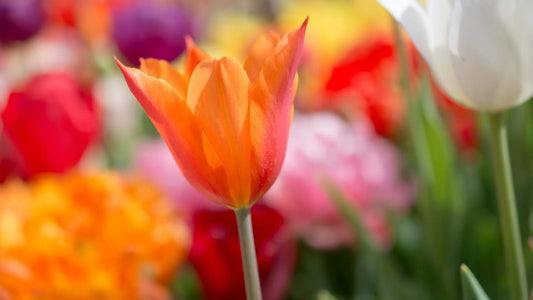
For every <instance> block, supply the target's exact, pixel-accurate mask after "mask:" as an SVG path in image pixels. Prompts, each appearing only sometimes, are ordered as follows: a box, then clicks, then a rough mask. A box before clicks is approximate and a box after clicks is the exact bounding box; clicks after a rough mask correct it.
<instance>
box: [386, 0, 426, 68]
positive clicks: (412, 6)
mask: <svg viewBox="0 0 533 300" xmlns="http://www.w3.org/2000/svg"><path fill="white" fill-rule="evenodd" d="M377 1H378V2H379V3H380V4H381V5H382V6H383V7H385V9H387V10H388V11H389V13H390V14H391V15H392V16H393V17H394V18H395V19H396V21H398V22H399V23H400V24H402V26H403V28H404V29H405V30H406V31H407V33H408V34H409V37H410V38H411V40H412V41H413V43H414V44H415V47H416V48H417V49H418V51H419V52H420V54H422V56H423V57H424V59H426V61H427V62H429V58H430V52H429V41H428V33H427V26H428V21H427V16H426V13H425V11H424V8H423V7H422V5H421V4H420V3H419V2H418V0H377Z"/></svg>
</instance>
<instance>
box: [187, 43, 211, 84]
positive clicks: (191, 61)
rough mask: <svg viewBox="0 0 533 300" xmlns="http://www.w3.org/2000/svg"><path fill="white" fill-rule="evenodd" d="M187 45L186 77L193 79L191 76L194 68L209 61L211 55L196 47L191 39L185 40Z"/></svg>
mask: <svg viewBox="0 0 533 300" xmlns="http://www.w3.org/2000/svg"><path fill="white" fill-rule="evenodd" d="M185 43H186V45H187V58H186V60H185V77H187V78H191V74H192V72H193V71H194V68H196V66H197V65H198V64H199V63H200V62H202V61H203V60H205V59H209V58H210V57H209V55H208V54H207V53H205V52H204V51H203V50H202V49H200V48H198V47H196V45H195V44H194V42H193V40H192V39H191V38H190V37H186V38H185Z"/></svg>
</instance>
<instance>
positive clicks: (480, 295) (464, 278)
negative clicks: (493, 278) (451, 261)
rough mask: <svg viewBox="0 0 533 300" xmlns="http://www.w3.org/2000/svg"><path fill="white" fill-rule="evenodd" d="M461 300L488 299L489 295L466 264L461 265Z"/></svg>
mask: <svg viewBox="0 0 533 300" xmlns="http://www.w3.org/2000/svg"><path fill="white" fill-rule="evenodd" d="M461 282H462V285H463V300H489V297H488V296H487V294H486V293H485V291H484V290H483V288H482V287H481V285H480V284H479V282H478V281H477V279H476V277H475V276H474V274H472V272H471V271H470V269H468V267H467V266H466V265H461Z"/></svg>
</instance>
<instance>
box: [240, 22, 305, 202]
mask: <svg viewBox="0 0 533 300" xmlns="http://www.w3.org/2000/svg"><path fill="white" fill-rule="evenodd" d="M307 21H308V20H307V19H306V20H305V21H304V23H303V24H302V26H301V27H300V28H299V29H297V30H294V31H291V32H289V33H287V34H286V35H285V36H283V38H282V39H281V41H280V42H279V43H278V45H277V46H276V47H275V49H274V51H273V53H272V54H271V55H270V56H269V57H268V58H267V59H266V60H265V62H264V65H263V67H262V69H261V73H260V75H259V78H258V79H257V81H256V82H255V84H254V85H253V87H252V89H251V91H250V98H251V104H250V126H251V133H252V136H251V138H252V148H253V149H252V155H253V157H252V164H253V165H252V193H253V194H254V195H256V196H257V197H261V196H262V194H263V193H264V192H266V190H268V188H270V186H271V185H272V183H273V182H274V180H275V178H276V177H277V175H278V174H279V171H280V169H281V165H282V163H283V159H284V157H285V149H286V147H287V138H288V132H289V126H290V121H291V111H292V108H293V100H294V91H293V90H294V81H295V77H296V71H297V68H298V63H299V61H300V57H301V55H302V48H303V41H304V36H305V30H306V27H307Z"/></svg>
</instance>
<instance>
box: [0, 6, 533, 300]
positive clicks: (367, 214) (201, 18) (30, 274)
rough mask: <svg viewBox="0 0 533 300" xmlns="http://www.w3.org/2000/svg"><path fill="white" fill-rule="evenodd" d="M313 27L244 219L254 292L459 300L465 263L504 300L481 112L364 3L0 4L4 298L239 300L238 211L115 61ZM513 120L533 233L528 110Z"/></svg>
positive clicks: (514, 148) (524, 222) (242, 46)
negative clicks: (212, 187) (264, 175)
mask: <svg viewBox="0 0 533 300" xmlns="http://www.w3.org/2000/svg"><path fill="white" fill-rule="evenodd" d="M307 16H309V26H308V30H307V35H306V40H305V46H304V55H303V58H302V62H301V64H300V69H299V87H298V93H297V95H296V99H295V115H294V119H293V123H292V128H291V133H290V139H289V145H288V149H287V154H286V158H285V163H284V166H283V169H282V172H281V174H280V176H279V178H278V180H277V182H276V183H275V184H274V186H273V187H272V188H271V190H270V191H269V192H268V193H267V194H266V195H265V196H264V198H263V199H261V200H260V201H259V203H258V204H257V205H256V206H255V207H254V208H253V209H252V215H253V225H254V233H255V238H256V241H255V242H256V248H257V255H258V263H259V271H260V277H261V282H262V287H263V294H264V298H265V299H267V300H275V299H324V300H326V299H354V300H363V299H400V300H401V299H406V300H408V299H437V300H438V299H459V295H460V290H461V285H460V275H459V266H460V264H462V263H465V264H467V265H468V266H469V267H470V269H472V271H473V272H474V274H476V277H477V278H478V279H479V281H480V282H481V284H482V285H483V286H484V288H485V290H486V291H487V293H488V294H489V296H491V297H492V298H494V299H504V295H505V291H506V289H507V285H508V283H507V282H506V281H505V278H504V276H501V274H502V273H503V267H504V260H503V256H502V251H503V249H502V243H501V240H500V235H499V224H498V218H497V211H496V203H495V190H494V186H493V183H492V182H493V178H492V175H491V164H490V160H489V157H488V156H489V155H488V154H489V153H490V151H489V150H488V145H487V142H486V141H487V139H486V138H485V135H486V124H485V120H484V118H483V117H482V116H479V115H476V114H474V113H473V112H471V111H469V110H466V109H464V108H461V107H459V106H458V105H456V104H454V103H453V102H452V101H451V100H450V99H448V97H447V96H446V94H445V93H443V92H442V91H440V90H439V89H438V87H437V86H436V85H435V84H434V81H433V79H432V78H431V74H430V73H429V71H428V68H427V66H426V65H425V63H424V61H423V60H422V59H421V57H420V56H419V55H418V53H416V50H415V49H414V47H413V46H412V44H411V43H410V41H409V40H408V38H407V36H406V35H405V34H404V33H403V32H402V31H401V30H400V29H399V28H398V27H395V25H394V23H393V21H392V19H391V17H390V16H389V15H388V14H387V13H386V12H385V10H384V9H382V8H381V7H380V6H379V5H378V4H377V2H374V1H372V0H287V1H283V0H270V1H268V0H256V1H251V0H242V1H235V0H234V1H231V0H223V1H221V0H181V1H178V0H176V1H171V0H168V1H163V0H160V1H159V0H152V1H148V0H145V1H143V0H0V299H2V300H4V299H245V294H244V282H243V275H242V270H241V262H240V250H239V244H238V235H237V228H236V222H235V218H234V215H233V213H232V212H231V211H229V210H227V209H223V208H220V207H217V206H215V205H214V204H211V203H209V202H208V201H207V200H205V199H204V198H202V196H201V195H199V194H198V193H197V192H196V191H195V190H194V189H193V188H191V187H190V186H189V185H188V183H187V182H186V181H185V179H184V178H183V177H182V175H181V173H180V171H179V169H178V167H177V166H176V164H175V163H174V160H173V158H172V156H171V154H170V152H169V150H168V149H167V148H166V146H165V144H164V142H163V141H162V140H161V138H160V137H159V135H158V134H157V132H156V131H155V129H154V128H153V126H152V125H151V123H150V121H149V119H148V118H147V117H146V115H145V114H144V112H143V111H142V109H141V108H140V106H139V105H138V103H137V101H136V100H135V99H134V98H133V96H132V95H131V93H130V92H129V90H128V88H127V86H126V83H125V81H124V79H123V77H122V75H121V74H120V72H119V69H118V67H117V66H116V65H115V63H114V61H113V56H116V57H117V58H119V59H120V60H121V61H123V62H125V63H126V64H128V65H130V66H138V64H139V58H141V57H155V58H159V59H165V60H168V61H171V62H172V63H173V64H174V65H175V66H176V67H180V66H181V64H182V61H183V58H182V54H183V52H184V50H185V37H186V36H190V37H192V38H193V39H194V41H195V43H197V44H198V45H199V46H200V47H201V48H203V49H205V50H206V51H207V52H208V53H209V54H210V55H212V56H215V57H217V56H234V57H237V58H238V59H240V60H242V59H243V58H244V57H245V54H246V51H247V49H248V47H249V46H250V45H251V43H252V42H253V41H254V38H256V37H257V36H258V35H259V34H261V33H263V32H267V31H275V32H279V33H283V32H286V31H288V30H292V29H295V28H297V27H298V26H299V25H300V24H301V22H302V21H303V20H304V19H305V18H306V17H307ZM509 114H510V116H509V125H510V147H511V154H512V156H511V157H512V162H513V167H514V176H515V177H514V179H515V180H514V181H515V187H516V192H517V198H518V207H519V209H518V212H519V217H520V221H521V223H520V226H521V232H522V233H523V237H522V238H523V240H527V239H528V237H529V236H530V233H531V229H532V226H533V223H531V216H530V215H531V212H532V211H531V203H532V202H531V200H533V199H532V198H533V194H532V193H531V189H530V186H531V176H530V174H531V173H532V171H533V161H532V160H533V157H532V156H531V155H530V154H531V153H532V151H533V105H532V104H530V103H529V104H528V103H526V104H525V105H524V106H523V107H521V109H520V110H512V111H511V112H510V113H509ZM525 247H526V248H525V249H523V250H524V252H525V253H526V261H527V262H528V265H531V264H529V262H531V251H530V249H529V245H528V244H527V243H525ZM528 272H529V273H531V270H528Z"/></svg>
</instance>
